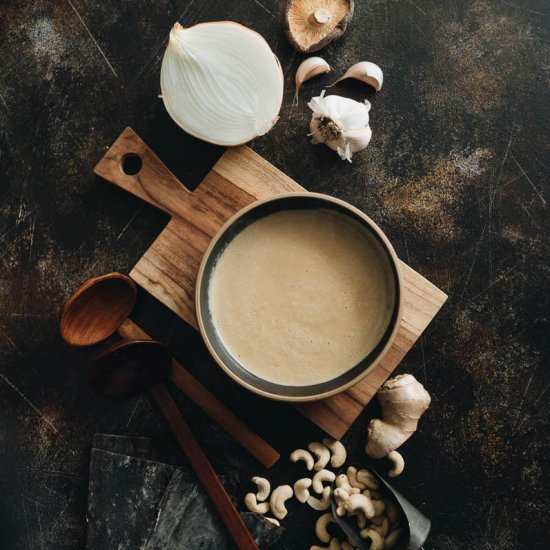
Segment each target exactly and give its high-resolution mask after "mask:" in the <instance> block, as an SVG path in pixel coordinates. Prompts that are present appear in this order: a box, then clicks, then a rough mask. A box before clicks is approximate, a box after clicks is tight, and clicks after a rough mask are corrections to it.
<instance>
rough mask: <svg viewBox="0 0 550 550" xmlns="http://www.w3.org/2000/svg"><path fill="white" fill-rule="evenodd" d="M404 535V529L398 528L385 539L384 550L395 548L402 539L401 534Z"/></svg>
mask: <svg viewBox="0 0 550 550" xmlns="http://www.w3.org/2000/svg"><path fill="white" fill-rule="evenodd" d="M402 533H403V529H401V527H398V528H397V529H394V530H393V531H392V532H391V533H390V534H389V535H388V536H387V537H386V539H385V542H384V548H393V547H394V546H395V545H396V543H397V541H398V540H399V538H400V537H401V534H402Z"/></svg>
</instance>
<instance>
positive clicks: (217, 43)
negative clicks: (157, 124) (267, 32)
mask: <svg viewBox="0 0 550 550" xmlns="http://www.w3.org/2000/svg"><path fill="white" fill-rule="evenodd" d="M160 87H161V94H162V99H163V101H164V105H165V107H166V110H167V111H168V114H169V115H170V116H171V117H172V118H173V119H174V121H175V122H176V123H177V124H178V125H179V126H180V127H181V128H183V129H184V130H185V131H186V132H188V133H189V134H191V135H193V136H195V137H197V138H199V139H202V140H204V141H208V142H210V143H215V144H218V145H239V144H242V143H246V142H247V141H250V140H251V139H253V138H255V137H256V136H261V135H263V134H265V133H266V132H268V131H269V130H271V128H272V127H273V125H274V124H275V123H276V122H277V119H278V114H279V111H280V109H281V103H282V101H283V72H282V70H281V66H280V63H279V60H278V59H277V57H276V56H275V54H274V53H273V52H272V51H271V49H270V47H269V45H268V44H267V42H266V41H265V40H264V39H263V38H262V37H261V36H260V35H259V34H258V33H256V32H254V31H252V30H251V29H248V28H247V27H244V26H243V25H239V24H238V23H233V22H231V21H220V22H212V23H200V24H198V25H194V26H192V27H189V28H186V29H184V28H183V27H182V26H181V25H180V24H179V23H176V24H175V25H174V27H173V28H172V31H171V32H170V39H169V42H168V46H167V48H166V52H165V54H164V58H163V60H162V67H161V71H160Z"/></svg>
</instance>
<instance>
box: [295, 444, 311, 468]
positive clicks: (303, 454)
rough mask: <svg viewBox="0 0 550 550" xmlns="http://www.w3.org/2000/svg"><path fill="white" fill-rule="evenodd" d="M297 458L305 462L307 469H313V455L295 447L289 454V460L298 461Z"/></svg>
mask: <svg viewBox="0 0 550 550" xmlns="http://www.w3.org/2000/svg"><path fill="white" fill-rule="evenodd" d="M299 460H303V461H304V462H305V463H306V468H307V469H308V470H313V462H314V460H313V457H312V456H311V455H310V454H309V453H308V452H307V451H306V450H305V449H296V450H295V451H293V452H292V454H291V455H290V461H291V462H298V461H299Z"/></svg>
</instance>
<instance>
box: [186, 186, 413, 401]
mask: <svg viewBox="0 0 550 550" xmlns="http://www.w3.org/2000/svg"><path fill="white" fill-rule="evenodd" d="M292 197H304V198H317V199H319V200H321V201H326V202H329V203H332V204H336V205H338V206H340V207H342V208H344V209H345V210H348V211H350V212H352V213H353V214H355V215H357V216H359V217H360V218H361V219H362V220H363V221H364V222H366V224H367V225H369V227H370V228H371V229H372V230H373V231H374V232H375V233H376V234H377V236H378V237H379V238H380V240H381V241H382V243H383V244H384V246H385V248H386V250H387V252H388V254H389V258H390V260H391V262H392V263H393V267H394V269H395V279H396V295H397V296H396V297H397V308H396V310H397V313H396V315H395V318H394V321H393V328H392V330H391V333H390V336H389V338H388V340H387V342H386V344H385V345H384V347H383V348H382V349H381V350H380V351H379V352H378V354H377V355H376V356H375V357H374V358H373V360H372V361H371V363H370V364H369V366H368V367H366V368H365V369H364V370H363V371H362V372H361V373H360V374H358V375H357V376H356V377H355V378H353V379H351V380H350V381H348V382H346V383H344V384H342V385H341V386H338V387H336V388H333V389H331V390H327V391H324V392H321V393H319V394H314V395H307V396H289V395H281V394H277V393H273V392H270V391H266V390H263V389H260V388H258V387H256V386H254V385H253V384H250V383H248V382H247V381H245V380H243V379H242V378H241V377H240V376H238V375H237V374H236V373H235V372H234V371H233V370H232V369H231V368H229V367H228V366H227V365H226V364H225V362H224V361H223V359H222V358H221V357H220V356H219V355H218V353H217V352H216V350H215V348H214V346H213V345H212V343H211V341H210V338H209V335H208V330H207V329H206V327H205V323H204V319H203V312H202V307H201V300H200V296H201V289H202V285H203V284H207V283H208V281H203V279H204V273H205V267H206V264H207V262H208V259H209V257H210V255H211V253H212V250H213V249H214V247H215V246H216V243H217V242H218V241H219V240H220V239H221V238H222V236H223V235H224V233H225V232H226V231H227V229H229V228H230V227H231V226H232V225H233V224H234V223H235V222H236V221H237V220H238V219H240V218H241V217H242V216H244V215H245V214H247V213H248V212H250V211H251V210H254V209H255V208H257V207H259V206H261V205H263V204H266V203H269V202H276V201H278V200H282V199H285V198H292ZM400 264H401V262H400V260H399V258H398V257H397V254H396V252H395V249H394V248H393V246H392V244H391V242H390V240H389V239H388V237H387V236H386V234H385V233H384V232H383V231H382V229H381V228H380V227H379V226H378V225H377V224H376V222H374V220H372V219H371V218H370V217H369V216H367V214H365V213H364V212H363V211H362V210H360V209H359V208H357V207H355V206H353V205H352V204H350V203H348V202H346V201H344V200H342V199H339V198H337V197H333V196H331V195H326V194H324V193H313V192H309V191H297V192H288V193H280V194H277V195H274V196H271V197H267V198H265V199H259V200H257V201H254V202H252V203H250V204H248V205H247V206H245V207H243V208H241V209H240V210H238V211H237V212H235V214H233V215H232V216H231V217H230V218H229V219H228V220H227V221H226V222H225V223H224V224H223V225H222V226H221V227H220V228H219V229H218V231H217V232H216V234H215V235H214V237H213V238H212V240H211V241H210V243H209V245H208V247H207V249H206V251H205V252H204V254H203V257H202V260H201V263H200V266H199V271H198V273H197V281H196V284H195V312H196V317H197V323H198V327H199V331H200V334H201V337H202V339H203V341H204V343H205V345H206V347H207V349H208V352H209V353H210V355H211V356H212V357H213V358H214V360H215V361H216V363H217V364H218V365H219V366H220V367H221V369H222V370H223V371H224V372H225V373H226V374H227V375H228V376H229V377H230V378H231V379H233V380H234V381H235V382H237V383H238V384H239V385H241V386H243V387H244V388H246V389H248V390H249V391H251V392H253V393H255V394H257V395H261V396H262V397H267V398H269V399H273V400H275V401H284V402H290V403H304V402H307V401H318V400H321V399H326V398H327V397H331V396H333V395H337V394H339V393H342V392H344V391H346V390H347V389H349V388H351V387H352V386H355V385H356V384H358V383H359V382H360V381H361V380H363V379H364V378H365V377H366V376H368V375H369V374H370V373H371V372H372V371H373V370H374V368H375V367H376V366H377V365H379V363H380V362H381V361H382V359H383V358H384V357H385V355H386V354H387V352H388V351H389V350H390V349H391V347H392V346H393V344H394V342H395V338H396V336H397V333H398V332H399V328H400V327H401V323H402V320H403V305H404V300H403V290H404V284H403V273H402V270H401V265H400Z"/></svg>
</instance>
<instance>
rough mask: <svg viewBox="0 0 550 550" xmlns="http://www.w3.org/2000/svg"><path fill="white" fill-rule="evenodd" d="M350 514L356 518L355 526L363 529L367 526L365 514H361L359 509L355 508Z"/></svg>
mask: <svg viewBox="0 0 550 550" xmlns="http://www.w3.org/2000/svg"><path fill="white" fill-rule="evenodd" d="M350 515H353V516H355V517H356V518H357V527H359V529H364V528H365V527H366V526H367V517H366V516H365V514H363V512H361V510H357V511H356V512H354V513H353V514H350Z"/></svg>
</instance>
